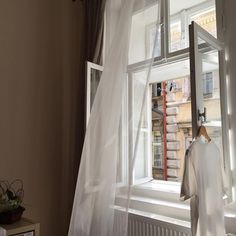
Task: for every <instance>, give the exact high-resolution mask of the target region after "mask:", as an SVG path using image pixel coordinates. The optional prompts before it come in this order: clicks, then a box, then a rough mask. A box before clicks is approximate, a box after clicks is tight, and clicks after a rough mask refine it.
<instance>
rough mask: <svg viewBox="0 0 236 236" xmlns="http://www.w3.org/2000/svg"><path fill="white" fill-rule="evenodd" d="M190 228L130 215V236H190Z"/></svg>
mask: <svg viewBox="0 0 236 236" xmlns="http://www.w3.org/2000/svg"><path fill="white" fill-rule="evenodd" d="M190 235H191V234H190V229H189V227H185V226H182V225H177V224H175V223H168V222H164V221H159V220H156V219H151V218H147V217H144V216H139V215H133V214H129V236H190Z"/></svg>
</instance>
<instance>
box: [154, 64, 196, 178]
mask: <svg viewBox="0 0 236 236" xmlns="http://www.w3.org/2000/svg"><path fill="white" fill-rule="evenodd" d="M161 79H163V80H161ZM151 81H152V164H153V168H152V170H153V178H154V179H159V180H168V181H181V177H182V173H183V165H184V156H185V150H186V149H187V148H188V147H189V145H190V143H191V141H192V117H191V93H190V79H189V60H185V61H181V62H178V63H173V64H169V65H165V66H161V67H159V68H156V69H153V73H152V77H151Z"/></svg>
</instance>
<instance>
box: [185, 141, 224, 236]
mask: <svg viewBox="0 0 236 236" xmlns="http://www.w3.org/2000/svg"><path fill="white" fill-rule="evenodd" d="M223 175H224V174H223V165H222V158H221V155H220V151H219V149H218V147H217V146H216V144H215V143H213V142H209V143H207V142H205V141H204V140H203V139H202V138H197V139H196V140H195V141H194V142H193V143H192V145H191V146H190V147H189V149H188V150H187V151H186V156H185V169H184V176H183V181H182V186H181V198H183V200H186V199H189V198H191V228H192V236H223V235H225V227H224V210H223V209H224V204H223V195H224V186H223V185H224V183H223Z"/></svg>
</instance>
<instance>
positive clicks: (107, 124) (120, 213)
mask: <svg viewBox="0 0 236 236" xmlns="http://www.w3.org/2000/svg"><path fill="white" fill-rule="evenodd" d="M136 2H137V0H128V1H127V0H107V2H106V37H105V38H106V56H105V63H104V71H103V73H102V76H101V80H100V83H99V85H98V89H97V92H96V95H95V100H94V103H93V106H92V110H91V115H90V119H89V124H88V127H87V131H86V136H85V141H84V147H83V152H82V157H81V164H80V170H79V174H78V180H77V186H76V192H75V197H74V205H73V211H72V216H71V222H70V229H69V233H68V235H69V236H126V235H127V232H128V231H127V230H128V209H129V205H130V196H131V187H132V186H131V185H132V178H133V176H132V173H133V169H134V164H135V160H136V156H137V149H138V143H139V141H140V130H141V126H142V124H143V120H144V110H145V109H144V107H145V102H146V94H147V90H148V86H149V78H150V73H151V66H152V63H153V58H154V54H152V59H151V60H149V61H148V63H146V64H147V67H146V68H145V69H144V71H143V73H141V78H139V79H137V82H138V83H137V86H140V88H141V90H140V91H141V92H140V97H139V98H138V99H137V101H134V103H137V104H138V105H137V106H136V107H137V109H136V111H135V113H134V114H135V115H133V116H131V118H130V119H129V120H128V121H127V123H128V124H127V125H126V126H127V127H128V128H127V129H126V132H125V134H123V135H121V132H120V127H121V117H122V112H123V108H122V101H125V99H124V98H125V97H126V95H127V94H126V86H125V85H126V84H127V65H128V52H129V47H130V34H131V25H132V16H133V15H134V14H135V12H134V9H135V3H136ZM141 2H142V7H141V8H140V9H145V7H146V6H149V5H150V2H152V4H153V1H150V0H139V4H140V3H141ZM144 18H145V13H144ZM157 33H158V31H157V30H156V35H155V39H154V45H156V43H155V41H156V39H157ZM154 47H155V46H154ZM154 51H155V50H154V49H153V52H154ZM133 121H135V123H136V126H135V127H133V129H135V135H134V148H133V151H132V154H126V155H124V156H122V158H121V150H120V142H121V139H122V138H124V136H126V138H127V136H129V135H130V133H129V132H130V127H131V124H133ZM131 132H133V131H131ZM126 145H128V143H127V144H126ZM127 148H129V145H128V147H127ZM121 159H122V162H125V164H126V166H127V168H126V173H125V174H124V169H123V166H124V165H123V164H124V163H123V164H121ZM120 168H121V169H122V171H121V172H123V174H121V175H122V177H121V178H120V177H119V176H120V173H121V172H120ZM118 180H119V184H118V183H117V182H118ZM121 186H122V188H121ZM121 189H122V191H121ZM118 197H119V199H120V200H119V201H118V200H117V199H118Z"/></svg>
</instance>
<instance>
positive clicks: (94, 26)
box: [85, 0, 106, 65]
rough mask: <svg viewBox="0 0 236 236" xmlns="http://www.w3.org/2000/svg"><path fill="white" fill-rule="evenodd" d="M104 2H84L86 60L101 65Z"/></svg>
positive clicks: (104, 0) (103, 0) (89, 0)
mask: <svg viewBox="0 0 236 236" xmlns="http://www.w3.org/2000/svg"><path fill="white" fill-rule="evenodd" d="M105 5H106V0H86V1H85V9H86V30H87V42H86V45H87V52H86V60H87V61H90V62H93V63H96V64H99V65H102V63H103V57H102V56H103V55H102V54H103V35H104V12H105Z"/></svg>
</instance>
